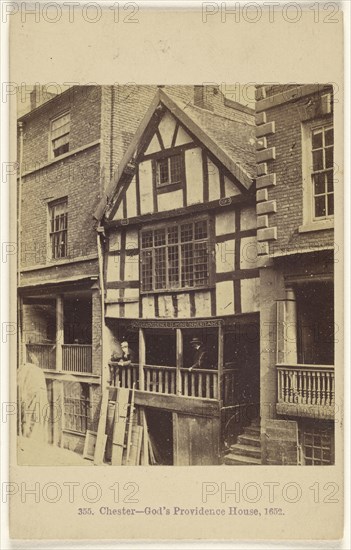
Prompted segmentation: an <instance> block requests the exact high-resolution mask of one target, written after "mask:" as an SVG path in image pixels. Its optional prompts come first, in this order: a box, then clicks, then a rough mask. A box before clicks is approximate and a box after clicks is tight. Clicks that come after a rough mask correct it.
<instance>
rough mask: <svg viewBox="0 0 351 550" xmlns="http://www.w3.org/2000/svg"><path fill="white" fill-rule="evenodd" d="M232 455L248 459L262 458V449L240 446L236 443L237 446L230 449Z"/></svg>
mask: <svg viewBox="0 0 351 550" xmlns="http://www.w3.org/2000/svg"><path fill="white" fill-rule="evenodd" d="M230 453H231V454H236V455H241V456H246V457H254V458H261V449H260V447H254V446H252V445H240V443H235V445H232V446H231V447H230Z"/></svg>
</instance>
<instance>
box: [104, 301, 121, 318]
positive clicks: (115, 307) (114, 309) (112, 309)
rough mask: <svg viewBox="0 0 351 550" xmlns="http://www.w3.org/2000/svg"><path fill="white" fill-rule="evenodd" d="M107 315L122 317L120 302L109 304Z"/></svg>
mask: <svg viewBox="0 0 351 550" xmlns="http://www.w3.org/2000/svg"><path fill="white" fill-rule="evenodd" d="M106 317H110V318H113V319H119V318H120V310H119V304H107V305H106Z"/></svg>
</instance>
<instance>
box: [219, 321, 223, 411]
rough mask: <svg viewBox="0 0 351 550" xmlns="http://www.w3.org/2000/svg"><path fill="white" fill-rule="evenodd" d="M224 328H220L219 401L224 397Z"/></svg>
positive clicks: (220, 326)
mask: <svg viewBox="0 0 351 550" xmlns="http://www.w3.org/2000/svg"><path fill="white" fill-rule="evenodd" d="M223 343H224V335H223V326H222V325H221V324H220V325H219V327H218V399H219V401H222V400H223V395H222V381H223Z"/></svg>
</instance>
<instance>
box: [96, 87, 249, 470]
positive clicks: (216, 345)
mask: <svg viewBox="0 0 351 550" xmlns="http://www.w3.org/2000/svg"><path fill="white" fill-rule="evenodd" d="M171 91H172V90H171V87H170V89H169V93H166V92H165V91H164V90H162V89H159V90H158V92H157V94H156V96H155V98H154V100H153V102H152V103H151V105H150V108H149V110H148V112H147V113H146V115H145V118H144V119H143V121H142V122H141V125H140V127H139V129H138V130H137V132H136V134H135V136H134V138H133V140H132V142H131V145H130V146H129V148H128V150H127V153H126V155H125V156H124V158H123V159H122V161H121V163H120V165H119V169H118V171H117V175H116V177H115V178H114V179H113V181H112V183H111V185H110V188H109V189H108V191H107V201H103V202H102V203H101V204H100V207H99V209H98V211H97V212H96V217H97V218H98V219H99V220H100V228H99V232H100V236H101V237H100V239H101V246H102V250H103V252H104V261H103V264H104V265H103V273H104V288H105V323H106V327H107V334H108V339H109V342H110V343H109V345H110V352H111V355H112V354H113V352H114V351H115V350H118V349H119V344H120V342H121V340H122V339H123V338H126V339H127V340H128V342H129V346H130V348H132V350H133V351H134V352H135V354H136V357H137V360H135V362H133V363H132V364H130V365H128V366H119V365H118V364H117V363H114V362H113V361H112V362H110V368H111V372H113V373H114V383H116V384H119V385H121V386H124V387H130V388H131V387H133V385H134V387H135V389H136V397H135V402H136V404H137V405H138V406H140V407H141V408H142V410H143V411H144V412H145V414H146V417H147V421H148V425H149V431H150V434H151V438H153V439H154V440H156V443H159V448H160V449H162V452H161V455H162V456H161V458H160V462H161V463H164V464H177V465H181V464H217V463H219V462H220V460H221V458H220V457H221V452H222V451H223V443H224V440H227V441H229V440H230V436H231V435H233V433H234V432H235V430H237V428H238V425H239V423H240V422H241V421H242V422H241V423H245V421H246V422H247V423H249V421H248V416H247V409H248V407H249V406H251V408H252V410H251V418H250V419H251V420H253V419H254V418H255V416H256V415H257V414H258V407H257V404H258V402H259V334H258V330H259V314H258V312H259V271H258V269H257V245H256V212H255V197H254V195H253V193H252V184H253V180H254V148H253V147H254V137H253V136H254V118H253V112H252V111H251V110H250V109H248V108H245V107H242V106H239V105H237V104H233V103H231V102H226V103H225V102H224V98H223V108H222V110H221V112H220V113H218V112H213V111H211V110H209V109H207V108H201V107H199V106H197V105H194V102H188V103H183V102H182V101H180V100H179V99H176V98H175V97H174V96H172V94H171ZM217 93H218V91H217ZM193 338H198V339H200V340H201V341H202V342H203V344H204V346H205V348H206V351H207V364H206V365H203V366H204V368H196V369H194V370H189V367H191V365H192V364H193V350H192V348H191V345H190V342H191V340H192V339H193ZM244 410H245V414H243V411H244ZM244 416H245V418H244V419H243V417H244Z"/></svg>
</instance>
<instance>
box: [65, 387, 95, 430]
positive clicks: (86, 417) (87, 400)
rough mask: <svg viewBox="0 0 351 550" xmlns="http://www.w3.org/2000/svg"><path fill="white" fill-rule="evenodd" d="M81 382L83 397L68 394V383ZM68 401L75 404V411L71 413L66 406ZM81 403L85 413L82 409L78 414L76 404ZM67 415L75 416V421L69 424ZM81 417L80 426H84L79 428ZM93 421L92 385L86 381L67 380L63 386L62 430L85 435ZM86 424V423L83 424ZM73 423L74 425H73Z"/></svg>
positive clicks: (72, 404)
mask: <svg viewBox="0 0 351 550" xmlns="http://www.w3.org/2000/svg"><path fill="white" fill-rule="evenodd" d="M70 383H73V384H79V385H80V386H81V388H80V391H81V393H84V394H85V396H83V397H79V398H78V397H73V396H72V393H71V394H70V395H69V396H66V393H65V392H66V388H67V384H70ZM67 402H70V404H71V406H73V413H72V414H70V412H68V411H67V409H66V406H67V404H68V403H67ZM77 404H78V405H79V406H80V407H84V408H85V410H84V411H83V412H84V413H85V414H83V413H82V411H81V409H80V411H79V414H77V415H76V405H77ZM67 416H70V417H72V418H73V421H72V422H71V423H70V425H67V424H68V422H67ZM78 419H79V422H80V423H81V425H80V428H83V429H81V430H79V429H77V428H78V427H79V425H78V423H77V421H78ZM90 422H91V394H90V386H89V384H88V383H86V382H79V381H77V382H65V383H64V386H63V427H62V430H63V431H65V432H71V433H75V434H79V435H85V434H86V432H87V430H89V424H90ZM83 424H85V425H83ZM72 425H73V427H72ZM75 428H76V429H75ZM84 430H85V431H84Z"/></svg>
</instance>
